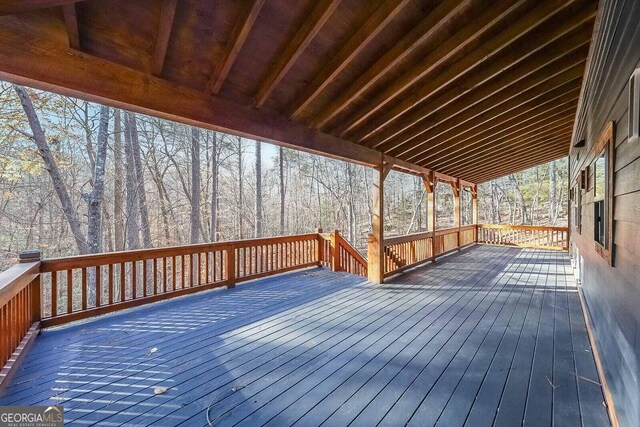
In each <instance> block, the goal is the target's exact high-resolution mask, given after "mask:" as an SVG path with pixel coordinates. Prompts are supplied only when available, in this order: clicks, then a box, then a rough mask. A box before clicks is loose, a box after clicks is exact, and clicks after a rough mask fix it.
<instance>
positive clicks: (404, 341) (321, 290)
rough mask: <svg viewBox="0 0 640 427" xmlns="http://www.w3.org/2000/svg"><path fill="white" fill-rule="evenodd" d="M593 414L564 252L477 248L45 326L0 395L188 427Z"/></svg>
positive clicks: (581, 326) (595, 389) (556, 419)
mask: <svg viewBox="0 0 640 427" xmlns="http://www.w3.org/2000/svg"><path fill="white" fill-rule="evenodd" d="M158 387H164V388H166V391H164V392H163V393H161V394H154V390H155V389H156V388H158ZM602 402H603V395H602V390H601V388H600V386H599V383H598V376H597V373H596V368H595V364H594V360H593V356H592V353H591V349H590V346H589V341H588V337H587V332H586V328H585V322H584V318H583V315H582V312H581V307H580V301H579V298H578V294H577V290H576V285H575V282H574V280H573V276H572V275H571V271H570V264H569V259H568V255H567V254H566V253H565V252H558V251H545V250H535V249H523V248H514V247H498V246H483V245H480V246H475V247H472V248H469V249H466V250H464V251H462V252H461V253H458V254H453V255H451V256H448V257H445V258H442V259H440V260H438V261H437V263H435V264H432V265H427V266H425V267H420V268H418V269H416V270H413V271H411V272H408V273H407V274H404V275H402V276H399V277H397V278H395V279H390V280H389V281H388V283H386V284H384V285H372V284H370V283H367V282H366V281H365V280H364V279H362V278H361V277H357V276H355V275H350V274H347V273H333V272H331V271H329V270H328V269H324V268H317V269H311V270H306V271H302V272H296V273H291V274H287V275H282V276H276V277H270V278H267V279H262V280H258V281H254V282H251V283H246V284H244V285H239V286H238V287H237V288H235V289H232V290H214V291H208V292H204V293H201V294H197V295H191V296H188V297H184V298H181V299H177V300H172V301H167V302H163V303H159V304H155V305H152V306H148V307H144V308H138V309H134V310H131V311H129V312H125V313H121V314H117V315H111V316H106V317H102V318H98V319H94V320H90V321H87V322H85V323H82V324H76V325H71V326H67V327H63V328H58V329H51V330H47V331H45V332H43V333H42V334H41V336H39V337H38V338H37V340H36V342H35V344H34V346H33V348H32V349H31V351H30V352H29V353H28V354H27V357H26V359H25V361H24V364H23V365H22V367H21V368H20V369H19V370H18V371H17V372H16V375H15V377H14V379H13V381H12V383H11V384H10V385H9V387H8V388H7V391H6V394H5V395H4V396H2V397H0V405H9V404H21V405H34V404H43V405H44V404H46V405H49V404H61V405H63V406H64V408H65V421H66V422H68V423H70V424H77V425H82V424H94V423H96V422H100V423H101V424H102V425H121V424H125V423H126V424H127V425H150V424H153V423H157V424H159V425H178V424H183V425H189V426H193V425H196V426H200V425H202V426H204V425H207V424H208V421H207V415H208V417H209V420H210V421H211V423H212V424H214V425H235V424H242V425H273V426H282V425H292V424H296V425H302V426H305V425H320V424H324V425H328V426H342V425H354V426H371V425H405V424H409V425H420V426H424V425H443V426H456V425H470V426H483V425H492V424H494V425H505V426H512V425H519V424H520V423H521V422H524V423H525V424H526V425H552V424H553V425H558V426H572V425H591V426H602V425H608V424H609V421H608V418H607V413H606V408H605V407H604V405H603V403H602Z"/></svg>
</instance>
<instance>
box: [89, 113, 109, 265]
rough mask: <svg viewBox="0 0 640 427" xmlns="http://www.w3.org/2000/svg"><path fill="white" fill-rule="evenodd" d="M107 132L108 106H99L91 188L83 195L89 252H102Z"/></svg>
mask: <svg viewBox="0 0 640 427" xmlns="http://www.w3.org/2000/svg"><path fill="white" fill-rule="evenodd" d="M108 132H109V107H106V106H102V107H101V108H100V127H99V130H98V149H97V152H96V157H95V170H94V173H93V190H92V191H91V193H90V194H88V195H86V196H85V199H86V201H87V218H88V224H87V241H88V243H89V252H91V253H99V252H102V199H103V196H104V177H105V169H106V161H107V138H108Z"/></svg>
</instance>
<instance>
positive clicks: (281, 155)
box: [278, 147, 285, 235]
mask: <svg viewBox="0 0 640 427" xmlns="http://www.w3.org/2000/svg"><path fill="white" fill-rule="evenodd" d="M278 168H279V176H280V235H284V213H285V212H284V196H285V187H284V149H283V148H282V147H279V151H278Z"/></svg>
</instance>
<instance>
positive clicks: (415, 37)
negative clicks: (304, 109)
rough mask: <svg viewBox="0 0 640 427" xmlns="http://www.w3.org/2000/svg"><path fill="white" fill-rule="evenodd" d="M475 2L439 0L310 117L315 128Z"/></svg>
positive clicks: (344, 107)
mask: <svg viewBox="0 0 640 427" xmlns="http://www.w3.org/2000/svg"><path fill="white" fill-rule="evenodd" d="M475 5H476V1H475V0H464V1H462V2H460V1H459V0H444V1H442V2H441V3H440V4H438V6H437V7H436V8H434V9H433V10H432V11H431V13H429V15H428V16H427V17H426V18H425V19H423V20H422V21H421V22H420V23H419V24H418V25H417V26H416V27H414V28H413V29H412V30H411V31H410V32H409V33H407V34H406V35H405V36H404V37H403V38H402V39H401V40H400V41H399V42H398V43H396V44H395V45H394V46H393V47H391V48H390V49H389V50H388V51H387V52H386V53H385V54H384V55H383V56H382V57H381V58H380V59H379V60H377V61H376V62H375V64H373V65H372V66H371V67H369V68H368V69H367V71H366V72H365V73H363V74H362V75H361V76H360V77H359V78H358V79H357V80H356V81H355V82H354V83H352V84H350V85H349V86H348V88H347V89H346V90H345V91H344V92H343V93H342V95H340V96H339V97H338V98H336V99H335V100H334V101H333V102H330V103H329V105H328V106H327V107H326V108H324V109H323V110H322V111H321V112H320V113H319V114H317V115H314V116H313V117H312V119H311V120H312V122H313V126H314V127H315V128H322V127H323V126H325V125H326V124H327V123H328V122H329V120H331V119H333V118H334V117H336V116H337V115H338V114H339V113H341V112H342V111H344V110H345V109H346V108H347V107H348V106H349V105H351V103H352V102H353V101H354V100H355V99H356V98H358V97H359V96H360V95H362V94H363V93H364V92H365V91H366V90H367V89H369V88H370V87H371V86H372V85H373V84H375V83H377V82H378V81H379V80H380V79H382V78H383V77H385V76H386V75H387V73H388V72H389V71H390V70H392V69H393V68H394V67H395V66H397V65H398V64H400V63H401V62H402V61H403V60H405V59H406V58H407V57H408V56H409V55H410V54H412V53H413V52H414V50H415V49H416V48H417V47H418V46H420V45H421V44H423V43H424V42H425V41H427V40H429V39H432V38H434V37H436V36H437V35H438V34H440V33H441V32H442V31H443V30H445V29H446V28H448V26H449V24H450V22H451V21H455V20H456V19H457V17H458V16H460V15H461V14H465V13H469V11H471V10H472V9H473V8H472V6H475Z"/></svg>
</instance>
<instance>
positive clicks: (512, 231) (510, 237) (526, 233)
mask: <svg viewBox="0 0 640 427" xmlns="http://www.w3.org/2000/svg"><path fill="white" fill-rule="evenodd" d="M478 243H488V244H492V245H510V246H522V247H529V248H539V249H557V250H565V251H566V250H568V249H569V229H568V228H567V227H543V226H532V225H490V224H479V225H478Z"/></svg>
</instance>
